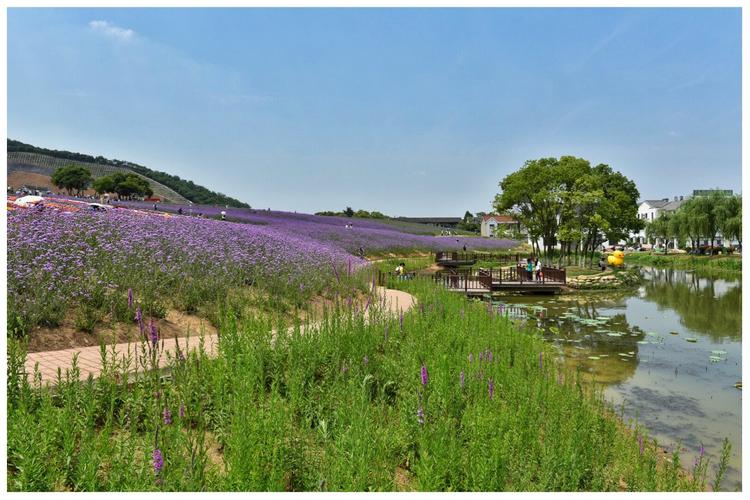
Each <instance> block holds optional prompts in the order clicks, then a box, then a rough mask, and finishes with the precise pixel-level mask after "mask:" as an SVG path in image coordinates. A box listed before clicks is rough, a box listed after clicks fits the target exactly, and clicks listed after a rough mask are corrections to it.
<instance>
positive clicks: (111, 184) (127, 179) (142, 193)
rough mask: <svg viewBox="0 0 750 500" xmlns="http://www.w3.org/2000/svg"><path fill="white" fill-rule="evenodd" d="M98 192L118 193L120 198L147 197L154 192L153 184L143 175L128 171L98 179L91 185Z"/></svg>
mask: <svg viewBox="0 0 750 500" xmlns="http://www.w3.org/2000/svg"><path fill="white" fill-rule="evenodd" d="M91 187H93V188H94V191H96V192H97V193H98V194H104V193H117V196H118V197H119V198H121V199H122V198H132V197H145V198H148V197H150V196H151V195H153V194H154V191H153V189H151V185H150V184H149V183H148V181H147V180H146V179H144V178H143V177H141V176H139V175H136V174H133V173H128V174H123V173H120V172H116V173H114V174H112V175H105V176H104V177H99V178H98V179H96V180H95V181H94V183H93V185H92V186H91Z"/></svg>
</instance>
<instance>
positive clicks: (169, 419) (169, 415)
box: [162, 407, 172, 425]
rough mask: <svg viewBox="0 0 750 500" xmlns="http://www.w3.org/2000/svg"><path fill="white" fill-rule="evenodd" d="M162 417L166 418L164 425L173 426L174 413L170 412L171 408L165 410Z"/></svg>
mask: <svg viewBox="0 0 750 500" xmlns="http://www.w3.org/2000/svg"><path fill="white" fill-rule="evenodd" d="M162 417H163V418H164V425H171V424H172V412H171V411H169V408H166V407H165V408H164V411H163V412H162Z"/></svg>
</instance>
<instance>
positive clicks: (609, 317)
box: [496, 268, 742, 490]
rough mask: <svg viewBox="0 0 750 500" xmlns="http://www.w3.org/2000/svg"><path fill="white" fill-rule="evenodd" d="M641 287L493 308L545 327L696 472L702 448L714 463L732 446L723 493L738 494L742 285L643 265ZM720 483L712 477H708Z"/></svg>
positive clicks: (628, 413) (516, 299) (510, 301)
mask: <svg viewBox="0 0 750 500" xmlns="http://www.w3.org/2000/svg"><path fill="white" fill-rule="evenodd" d="M641 272H642V273H643V276H644V278H645V281H644V283H643V285H641V286H640V287H639V288H637V289H632V290H629V291H618V292H589V293H577V294H572V295H559V296H554V297H550V296H507V297H502V299H501V301H499V302H496V304H497V306H498V307H499V308H502V311H503V312H504V313H506V314H508V315H509V316H510V317H515V318H516V319H517V321H518V322H520V323H523V324H526V325H528V326H533V327H537V328H539V329H541V330H542V332H543V336H544V338H545V339H546V340H547V341H549V342H550V343H551V344H552V345H554V346H555V347H556V348H557V349H558V351H559V352H560V356H561V360H562V361H563V362H565V363H566V364H568V365H569V366H571V367H574V368H577V369H580V370H581V373H582V374H583V375H584V376H585V377H586V378H587V379H593V380H595V381H596V382H598V383H600V384H604V386H605V390H604V394H605V397H606V398H607V399H608V400H609V401H611V402H612V403H614V404H615V406H616V407H617V408H618V409H619V408H620V407H622V408H623V411H624V417H625V419H626V420H628V419H633V420H635V419H637V420H638V422H640V423H641V424H643V425H644V426H645V427H646V428H647V429H648V431H649V433H650V435H651V436H652V437H654V438H656V439H657V440H658V442H659V444H660V445H661V446H662V447H664V448H666V449H667V450H668V451H669V452H671V451H672V450H673V449H674V447H675V446H677V445H678V443H679V444H680V445H681V450H682V451H681V458H682V461H683V464H685V466H686V467H688V468H691V466H692V464H693V461H694V460H695V458H696V457H697V455H698V450H699V449H700V446H701V444H703V446H704V447H705V451H706V454H707V455H708V456H709V457H710V459H711V463H712V466H715V465H716V464H717V462H718V461H719V456H720V453H721V446H722V442H723V440H724V438H725V437H726V438H728V439H729V441H730V443H731V444H732V454H731V458H730V462H729V468H728V470H727V473H726V477H725V480H724V482H723V487H722V489H729V490H734V489H735V488H739V487H741V456H742V448H741V446H742V443H741V421H742V391H741V390H740V389H738V388H736V387H735V384H737V383H738V382H740V381H741V378H742V377H741V375H742V359H741V355H742V282H741V278H740V277H737V278H726V277H724V278H718V277H716V276H710V275H707V274H703V273H700V272H694V271H682V270H673V269H655V268H644V269H642V270H641ZM709 480H710V481H712V480H713V474H711V475H709Z"/></svg>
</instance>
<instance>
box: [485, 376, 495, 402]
mask: <svg viewBox="0 0 750 500" xmlns="http://www.w3.org/2000/svg"><path fill="white" fill-rule="evenodd" d="M487 391H488V392H489V393H490V399H492V395H493V394H495V384H494V383H493V382H492V379H491V378H488V379H487Z"/></svg>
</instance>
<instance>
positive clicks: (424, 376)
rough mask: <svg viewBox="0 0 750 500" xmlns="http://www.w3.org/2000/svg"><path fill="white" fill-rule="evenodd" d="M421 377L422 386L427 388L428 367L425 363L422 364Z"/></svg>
mask: <svg viewBox="0 0 750 500" xmlns="http://www.w3.org/2000/svg"><path fill="white" fill-rule="evenodd" d="M420 375H421V376H422V386H423V387H427V380H428V376H427V366H425V364H424V363H422V368H421V370H420Z"/></svg>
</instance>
